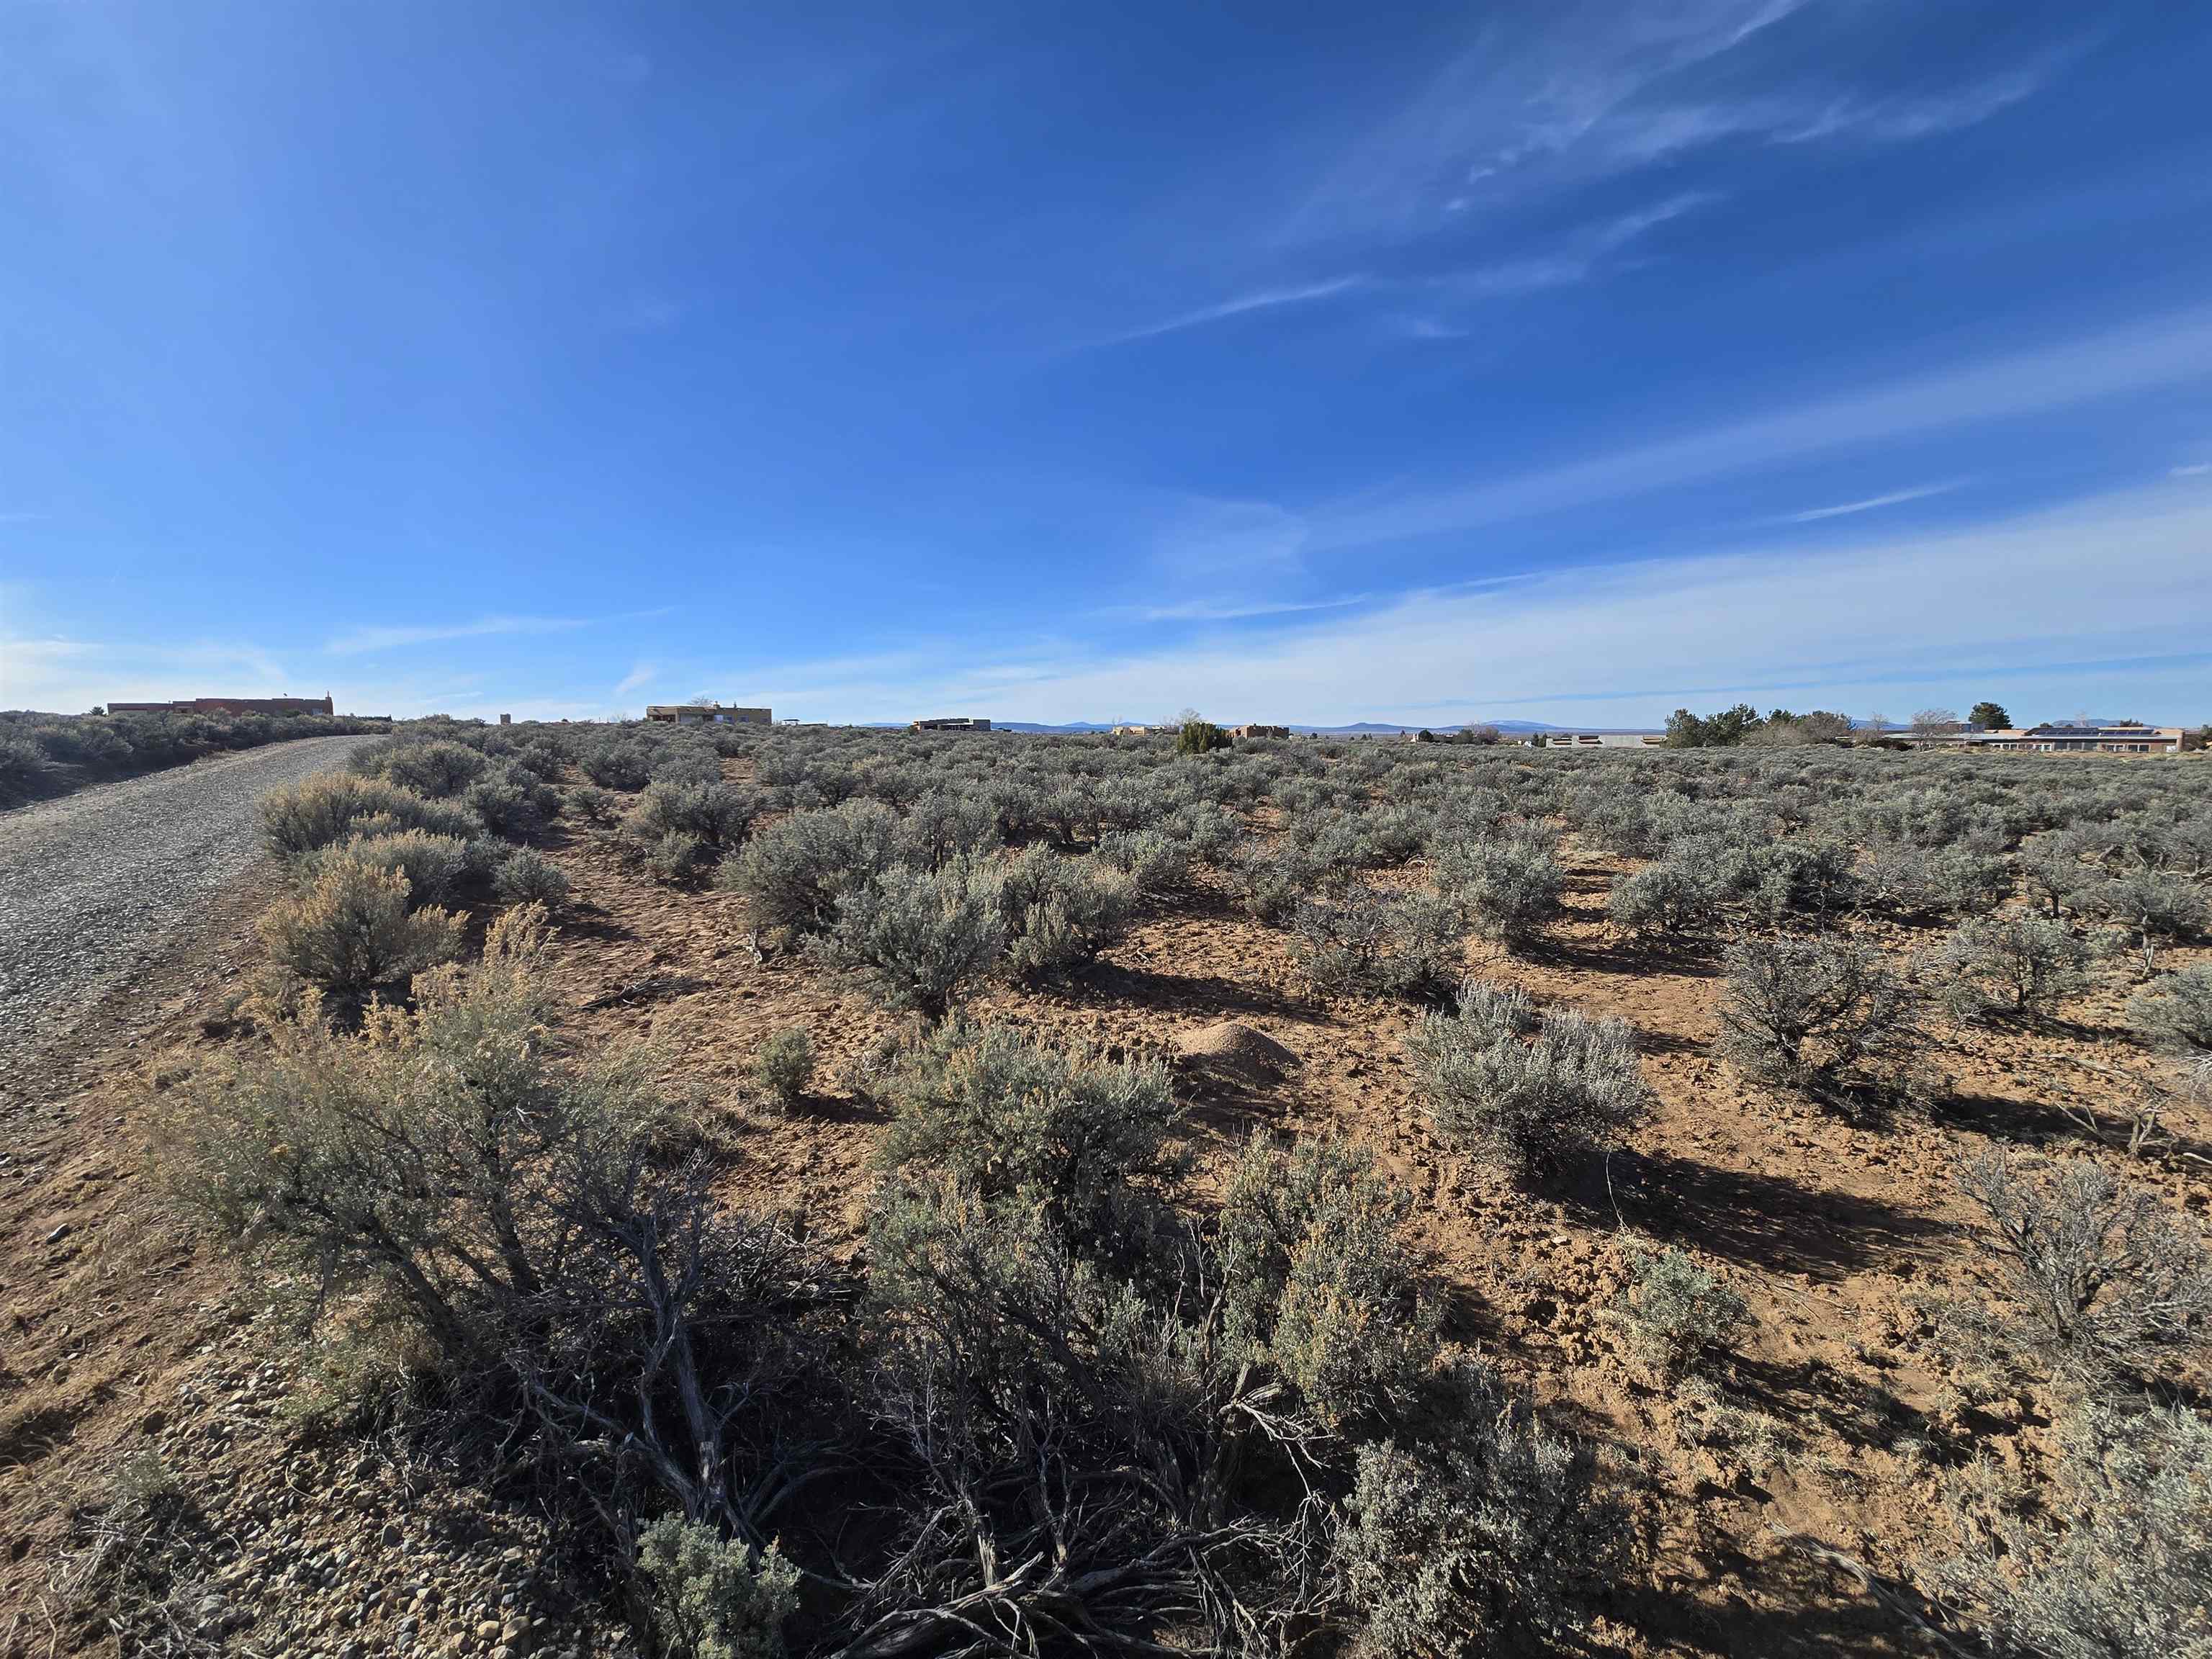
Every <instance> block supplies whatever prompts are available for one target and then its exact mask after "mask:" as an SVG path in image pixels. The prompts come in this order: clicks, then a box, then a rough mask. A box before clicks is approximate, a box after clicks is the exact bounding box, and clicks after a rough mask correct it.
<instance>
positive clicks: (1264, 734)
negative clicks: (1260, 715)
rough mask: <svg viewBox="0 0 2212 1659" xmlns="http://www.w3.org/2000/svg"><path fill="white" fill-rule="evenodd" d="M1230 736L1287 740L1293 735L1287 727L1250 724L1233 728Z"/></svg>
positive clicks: (1230, 730) (1230, 729)
mask: <svg viewBox="0 0 2212 1659" xmlns="http://www.w3.org/2000/svg"><path fill="white" fill-rule="evenodd" d="M1229 735H1230V736H1231V737H1232V738H1287V737H1289V736H1290V735H1291V728H1290V727H1289V726H1259V725H1250V724H1248V725H1244V726H1231V727H1230V728H1229Z"/></svg>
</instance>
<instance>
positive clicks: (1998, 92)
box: [1773, 63, 2057, 143]
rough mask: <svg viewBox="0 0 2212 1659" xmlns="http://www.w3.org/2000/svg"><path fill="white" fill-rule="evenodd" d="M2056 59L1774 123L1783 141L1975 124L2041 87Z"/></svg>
mask: <svg viewBox="0 0 2212 1659" xmlns="http://www.w3.org/2000/svg"><path fill="white" fill-rule="evenodd" d="M2056 69H2057V64H2055V63H2045V64H2037V65H2034V66H2033V67H2029V68H2024V69H2015V70H2007V71H2005V72H2004V73H2002V74H1999V75H1993V76H1990V77H1988V78H1987V79H1986V80H1983V81H1978V82H1971V83H1969V84H1967V85H1965V86H1960V87H1954V88H1951V89H1950V90H1948V91H1947V92H1942V93H1937V94H1933V95H1929V96H1905V97H1890V98H1875V99H1862V98H1852V97H1844V98H1839V99H1838V100H1835V101H1833V102H1832V103H1830V104H1828V105H1827V106H1825V107H1823V108H1822V109H1821V110H1820V112H1818V113H1817V114H1815V115H1814V116H1812V117H1811V118H1809V119H1805V120H1802V121H1800V122H1798V123H1796V125H1787V124H1781V125H1776V126H1775V127H1774V128H1773V134H1774V137H1776V138H1777V139H1778V140H1780V141H1782V142H1783V143H1809V142H1811V141H1812V140H1814V139H1820V138H1834V137H1867V138H1873V139H1877V140H1881V141H1883V142H1887V143H1910V142H1911V141H1912V140H1914V139H1917V138H1930V137H1935V136H1936V135H1937V134H1939V133H1945V132H1956V131H1959V130H1960V129H1961V128H1963V127H1971V126H1978V125H1980V124H1981V123H1982V122H1984V121H1986V120H1988V119H1989V118H1990V117H1991V116H1993V115H1996V114H1997V113H1998V112H2001V111H2003V110H2007V109H2009V108H2011V107H2012V106H2014V105H2015V104H2017V103H2019V102H2021V100H2024V99H2027V98H2030V97H2033V95H2034V94H2036V93H2037V92H2039V91H2040V90H2041V89H2042V88H2043V87H2044V85H2045V82H2048V81H2049V80H2050V79H2051V75H2052V74H2053V73H2054V72H2055V70H2056Z"/></svg>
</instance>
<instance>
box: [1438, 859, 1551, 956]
mask: <svg viewBox="0 0 2212 1659" xmlns="http://www.w3.org/2000/svg"><path fill="white" fill-rule="evenodd" d="M1436 861H1437V885H1438V886H1439V887H1440V888H1442V890H1443V892H1444V894H1445V896H1447V897H1449V898H1450V899H1452V900H1453V901H1455V902H1456V903H1458V904H1459V905H1460V906H1461V907H1462V908H1463V909H1464V910H1465V911H1466V913H1467V916H1468V921H1469V922H1470V924H1471V925H1472V926H1473V927H1474V931H1475V932H1476V933H1480V934H1481V935H1482V937H1483V938H1485V939H1496V940H1498V942H1499V943H1500V944H1502V945H1506V946H1507V947H1509V948H1510V949H1522V948H1525V947H1526V946H1528V945H1530V944H1533V943H1534V941H1535V940H1536V939H1537V938H1538V937H1540V936H1541V934H1542V933H1543V931H1544V929H1545V928H1546V927H1547V926H1549V925H1550V923H1551V922H1552V921H1553V918H1554V917H1556V916H1557V915H1559V908H1560V907H1559V895H1560V893H1561V892H1562V891H1564V890H1565V886H1566V875H1565V872H1563V871H1562V870H1561V869H1560V868H1559V860H1557V859H1556V858H1554V857H1553V855H1552V848H1551V845H1550V843H1549V841H1548V839H1547V838H1546V837H1544V836H1539V835H1535V834H1533V833H1527V832H1523V833H1518V834H1510V835H1486V836H1457V837H1455V838H1454V839H1452V840H1450V841H1448V842H1444V843H1443V845H1442V846H1441V847H1439V848H1437V854H1436Z"/></svg>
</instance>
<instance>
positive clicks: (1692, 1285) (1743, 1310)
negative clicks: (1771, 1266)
mask: <svg viewBox="0 0 2212 1659" xmlns="http://www.w3.org/2000/svg"><path fill="white" fill-rule="evenodd" d="M1614 1311H1615V1313H1616V1315H1617V1316H1618V1317H1619V1319H1620V1323H1621V1327H1622V1328H1623V1329H1624V1330H1625V1331H1626V1333H1627V1334H1628V1340H1629V1343H1630V1346H1632V1347H1633V1348H1634V1349H1635V1350H1636V1352H1637V1353H1638V1356H1639V1357H1640V1358H1642V1359H1643V1361H1644V1364H1647V1365H1648V1366H1650V1368H1651V1370H1653V1371H1654V1372H1656V1374H1657V1375H1658V1376H1660V1377H1662V1379H1665V1380H1668V1381H1674V1380H1676V1379H1679V1378H1680V1377H1683V1376H1688V1375H1690V1374H1691V1373H1692V1371H1697V1370H1703V1369H1704V1368H1705V1365H1706V1364H1707V1363H1708V1362H1709V1361H1710V1359H1711V1357H1712V1355H1713V1353H1714V1352H1716V1351H1717V1350H1719V1349H1723V1348H1726V1347H1728V1346H1729V1345H1730V1344H1731V1343H1733V1342H1735V1341H1736V1340H1738V1339H1739V1338H1740V1337H1741V1334H1743V1332H1744V1331H1746V1330H1747V1329H1748V1328H1750V1325H1751V1308H1750V1304H1748V1303H1747V1302H1746V1301H1745V1300H1744V1299H1743V1297H1742V1296H1741V1294H1739V1293H1738V1292H1737V1291H1736V1290H1735V1287H1734V1286H1732V1285H1729V1284H1728V1283H1727V1282H1726V1281H1725V1280H1723V1279H1720V1278H1718V1277H1717V1276H1716V1275H1715V1274H1714V1273H1713V1271H1712V1270H1711V1268H1709V1267H1705V1265H1704V1264H1703V1263H1701V1262H1700V1261H1698V1260H1697V1259H1696V1258H1695V1257H1694V1256H1692V1255H1690V1254H1689V1253H1688V1252H1687V1251H1685V1250H1680V1249H1673V1248H1669V1249H1663V1250H1657V1251H1650V1250H1639V1251H1638V1252H1637V1254H1636V1255H1635V1256H1634V1258H1633V1259H1632V1265H1631V1267H1630V1273H1629V1281H1628V1284H1627V1285H1626V1286H1625V1287H1624V1288H1623V1290H1622V1291H1621V1294H1620V1301H1619V1302H1618V1304H1616V1305H1615V1309H1614Z"/></svg>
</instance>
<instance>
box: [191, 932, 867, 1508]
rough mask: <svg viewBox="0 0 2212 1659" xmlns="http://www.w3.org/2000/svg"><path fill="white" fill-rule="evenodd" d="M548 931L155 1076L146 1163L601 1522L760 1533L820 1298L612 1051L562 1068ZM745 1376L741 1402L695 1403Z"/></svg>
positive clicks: (817, 1396)
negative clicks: (514, 1445)
mask: <svg viewBox="0 0 2212 1659" xmlns="http://www.w3.org/2000/svg"><path fill="white" fill-rule="evenodd" d="M549 947H550V933H549V931H548V929H547V928H546V927H545V925H544V915H543V914H542V913H541V912H539V911H538V910H536V909H535V908H532V907H529V906H525V907H522V908H519V909H514V910H510V911H507V912H506V913H504V914H503V915H501V916H500V917H499V918H498V919H497V920H496V921H494V922H493V924H492V926H491V928H490V931H489V934H488V936H487V939H486V941H485V946H484V957H483V962H482V963H480V964H479V965H478V966H477V967H476V968H475V969H472V970H471V971H469V972H467V973H463V972H462V971H461V969H459V968H458V967H457V966H453V965H448V966H446V967H443V968H440V969H435V970H433V971H431V972H428V973H425V974H422V975H417V976H416V980H415V982H414V987H413V1002H414V1006H413V1008H412V1010H411V1011H410V1010H409V1009H405V1008H400V1007H395V1006H390V1005H386V1004H376V1005H373V1006H371V1007H370V1008H369V1010H368V1016H367V1018H366V1019H365V1020H364V1022H363V1024H362V1030H361V1031H360V1033H359V1034H358V1035H354V1036H349V1035H346V1034H343V1033H341V1032H339V1031H337V1030H332V1029H331V1028H330V1027H329V1026H328V1025H326V1024H324V1023H323V1022H320V1021H314V1020H308V1021H301V1022H298V1023H287V1024H280V1025H279V1026H278V1027H277V1028H276V1030H275V1032H274V1034H273V1036H274V1041H273V1042H272V1043H271V1045H270V1047H269V1048H267V1049H265V1050H263V1051H259V1052H254V1053H248V1054H234V1055H227V1056H224V1057H222V1058H220V1059H218V1060H216V1061H214V1062H213V1063H211V1064H210V1066H207V1067H205V1068H204V1069H203V1070H202V1071H200V1072H199V1073H196V1074H195V1075H194V1076H192V1077H191V1078H188V1079H185V1081H184V1082H182V1083H181V1084H179V1085H177V1086H176V1087H175V1088H173V1089H172V1090H170V1091H168V1092H167V1094H165V1095H163V1096H162V1097H161V1098H160V1103H159V1106H158V1108H157V1111H158V1114H159V1115H160V1117H161V1126H162V1130H163V1133H161V1134H160V1136H159V1137H158V1138H157V1139H156V1141H155V1146H156V1158H157V1162H158V1169H159V1172H160V1174H161V1177H162V1180H163V1182H164V1184H165V1186H166V1187H167V1189H168V1190H169V1192H170V1193H171V1194H173V1196H174V1197H175V1199H176V1200H178V1201H179V1203H180V1204H181V1206H183V1207H184V1208H185V1211H186V1212H188V1213H189V1214H191V1215H192V1216H194V1217H195V1218H198V1219H199V1220H201V1221H202V1222H204V1223H205V1224H206V1225H209V1226H210V1227H212V1228H214V1229H215V1230H216V1231H220V1232H222V1233H223V1234H225V1235H227V1236H228V1237H233V1238H234V1239H236V1240H238V1241H240V1243H241V1244H243V1245H244V1246H245V1247H246V1249H249V1250H250V1251H251V1252H252V1254H253V1255H254V1256H256V1257H257V1258H259V1259H262V1260H270V1261H274V1262H276V1264H277V1265H278V1266H279V1267H282V1268H283V1269H284V1270H286V1271H288V1272H290V1273H297V1274H301V1275H302V1276H303V1277H304V1278H305V1279H307V1282H308V1283H310V1284H312V1285H315V1286H317V1287H318V1289H319V1292H320V1297H319V1301H318V1303H317V1306H318V1307H321V1306H325V1305H328V1304H331V1302H332V1301H333V1300H334V1299H342V1300H341V1305H343V1307H344V1308H345V1309H346V1310H347V1314H348V1318H347V1321H346V1323H345V1328H347V1329H348V1330H349V1331H351V1332H355V1333H364V1332H366V1333H379V1332H385V1333H389V1332H394V1331H396V1332H398V1333H401V1334H404V1336H405V1337H406V1339H407V1340H409V1342H410V1343H411V1344H413V1345H415V1346H417V1347H418V1348H419V1350H420V1352H422V1354H423V1356H424V1363H425V1364H428V1365H429V1366H430V1367H431V1368H433V1369H434V1370H435V1371H436V1372H437V1373H438V1374H439V1375H440V1376H441V1379H442V1382H443V1385H444V1387H443V1397H444V1398H445V1399H446V1400H447V1401H449V1402H451V1404H452V1407H453V1410H454V1411H456V1412H457V1413H462V1414H464V1416H465V1415H466V1414H467V1413H478V1412H480V1413H488V1414H489V1419H490V1420H491V1421H492V1422H493V1423H494V1424H495V1425H499V1428H498V1434H497V1435H495V1437H498V1436H499V1435H519V1436H521V1437H525V1438H526V1439H527V1440H528V1442H529V1443H530V1444H531V1446H532V1456H533V1457H535V1458H538V1459H543V1460H547V1461H549V1462H550V1463H551V1464H552V1465H555V1466H564V1467H566V1468H568V1471H569V1472H570V1474H571V1475H572V1476H573V1477H574V1480H577V1481H580V1482H584V1483H586V1484H588V1485H589V1486H591V1487H592V1489H593V1491H594V1492H595V1494H596V1497H595V1504H603V1505H604V1507H588V1508H587V1507H586V1506H579V1507H580V1510H583V1511H584V1513H585V1515H586V1516H587V1517H588V1516H591V1515H597V1516H599V1517H600V1518H602V1519H603V1520H606V1521H607V1522H609V1525H610V1527H611V1530H612V1531H613V1532H614V1534H615V1535H614V1536H611V1537H610V1538H609V1539H608V1540H607V1542H608V1543H609V1545H610V1546H611V1547H613V1546H619V1545H620V1544H621V1543H622V1542H623V1539H622V1537H621V1535H620V1534H621V1531H622V1527H621V1524H620V1523H618V1522H614V1521H613V1519H612V1517H615V1516H623V1515H624V1514H625V1513H626V1512H627V1513H629V1514H636V1513H639V1512H641V1511H642V1512H645V1513H655V1512H659V1511H664V1510H670V1509H671V1508H672V1509H673V1510H677V1511H678V1512H680V1513H681V1514H683V1515H684V1516H686V1517H688V1518H690V1519H691V1520H693V1521H695V1522H701V1523H703V1524H707V1525H709V1526H711V1527H713V1528H714V1529H715V1531H716V1532H717V1533H719V1534H724V1535H732V1536H748V1537H751V1538H755V1539H758V1538H760V1537H763V1536H764V1534H763V1531H762V1528H763V1526H764V1524H765V1522H767V1521H768V1519H769V1516H771V1515H772V1513H773V1511H774V1509H775V1505H776V1504H778V1503H780V1502H781V1498H780V1497H779V1496H777V1495H776V1494H775V1492H773V1491H771V1490H770V1489H771V1488H774V1487H775V1486H777V1485H778V1483H777V1482H775V1481H772V1480H764V1477H766V1476H767V1475H768V1474H769V1471H770V1470H771V1469H774V1468H777V1467H778V1465H779V1459H778V1458H777V1456H776V1455H775V1453H774V1451H773V1449H772V1448H773V1445H774V1443H775V1440H776V1438H777V1437H778V1433H777V1430H778V1425H779V1423H782V1424H786V1425H788V1424H790V1423H793V1422H795V1421H796V1420H797V1416H798V1414H799V1413H802V1412H805V1411H811V1410H813V1409H815V1408H816V1407H817V1406H818V1403H819V1402H820V1401H822V1400H823V1399H825V1398H828V1397H830V1396H831V1395H833V1394H834V1389H832V1388H831V1387H830V1386H829V1379H826V1378H825V1377H824V1376H823V1373H822V1370H821V1364H820V1359H821V1352H822V1348H821V1342H822V1323H823V1317H824V1316H825V1312H826V1309H827V1301H828V1293H827V1287H826V1285H825V1284H824V1282H823V1276H822V1273H821V1270H820V1268H819V1267H818V1266H817V1264H816V1263H815V1262H814V1261H812V1259H811V1257H810V1256H808V1255H807V1254H806V1253H805V1251H804V1250H803V1249H800V1248H799V1246H798V1245H797V1244H796V1243H794V1242H793V1240H792V1239H791V1238H790V1237H788V1235H787V1234H786V1233H785V1232H784V1231H781V1229H780V1228H778V1227H776V1226H775V1225H773V1224H771V1223H769V1222H768V1221H766V1220H764V1219H763V1218H758V1217H754V1216H749V1215H744V1214H742V1213H733V1212H729V1211H727V1210H726V1209H725V1208H724V1207H723V1206H720V1204H718V1203H717V1202H716V1201H715V1200H714V1194H713V1191H712V1188H711V1184H710V1180H709V1176H710V1175H711V1171H710V1170H708V1169H706V1168H705V1167H704V1166H703V1165H702V1164H698V1163H696V1162H693V1163H684V1164H675V1163H671V1161H670V1160H669V1159H668V1158H666V1157H665V1156H664V1155H663V1154H662V1153H661V1152H659V1150H658V1149H659V1148H660V1147H662V1146H665V1143H666V1141H667V1139H668V1136H667V1129H668V1125H669V1123H670V1121H671V1115H672V1114H671V1109H670V1108H669V1107H668V1106H667V1104H666V1103H664V1102H663V1101H662V1100H660V1099H659V1097H657V1096H656V1095H655V1094H654V1093H653V1091H652V1089H651V1088H650V1086H649V1085H648V1084H647V1082H646V1080H645V1079H644V1076H643V1073H642V1072H641V1070H640V1069H639V1068H638V1067H636V1066H633V1065H629V1064H627V1063H625V1062H624V1061H623V1060H620V1059H619V1058H617V1059H614V1060H607V1061H605V1062H604V1063H600V1064H597V1065H594V1066H591V1067H589V1068H587V1069H584V1068H580V1069H571V1068H568V1067H567V1066H562V1065H560V1064H557V1063H556V1060H555V1059H554V1057H553V1055H552V1054H551V1052H550V1043H549V1042H548V1040H547V1036H548V1033H547V1022H548V1018H549V1015H550V1001H549V998H548V996H547V994H546V992H545V990H544V985H543V969H544V959H545V956H546V953H547V951H548V949H549ZM740 1381H741V1382H742V1392H743V1395H744V1401H745V1408H744V1413H743V1414H742V1415H738V1414H736V1413H724V1412H722V1411H720V1410H719V1409H717V1410H714V1411H702V1410H699V1409H696V1404H697V1402H702V1401H710V1400H717V1399H721V1398H724V1397H726V1396H725V1394H724V1391H725V1390H727V1389H731V1388H732V1386H733V1385H735V1384H737V1383H739V1382H740Z"/></svg>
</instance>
